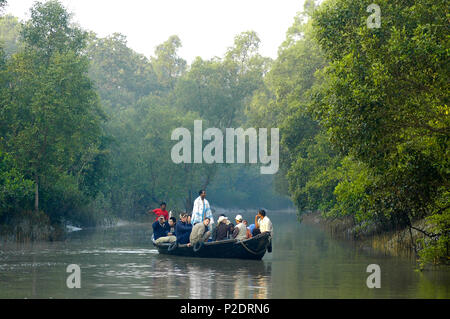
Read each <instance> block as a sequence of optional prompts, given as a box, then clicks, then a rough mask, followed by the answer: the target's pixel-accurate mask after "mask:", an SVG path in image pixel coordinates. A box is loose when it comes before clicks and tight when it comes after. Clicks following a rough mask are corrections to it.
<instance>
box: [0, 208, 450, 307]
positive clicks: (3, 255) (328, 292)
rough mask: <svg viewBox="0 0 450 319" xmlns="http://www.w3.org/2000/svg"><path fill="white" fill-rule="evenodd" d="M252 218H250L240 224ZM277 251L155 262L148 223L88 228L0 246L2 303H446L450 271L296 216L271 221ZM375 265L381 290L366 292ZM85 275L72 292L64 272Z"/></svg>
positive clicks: (449, 293)
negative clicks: (337, 235)
mask: <svg viewBox="0 0 450 319" xmlns="http://www.w3.org/2000/svg"><path fill="white" fill-rule="evenodd" d="M244 218H247V219H251V216H244ZM270 218H271V220H272V222H273V223H274V225H275V229H276V236H275V237H274V240H273V253H272V254H266V256H264V258H263V260H262V261H254V260H233V259H199V258H184V257H177V256H167V255H159V254H158V252H157V250H155V249H154V247H152V246H151V244H150V236H151V229H150V225H142V224H141V225H129V226H126V227H115V228H105V229H90V230H89V229H87V230H83V231H79V232H76V233H73V234H71V236H70V237H69V238H68V240H67V241H65V242H53V243H34V244H26V245H22V244H21V245H18V244H8V245H6V244H3V243H0V298H123V297H129V298H219V299H220V298H236V299H241V298H249V299H260V298H448V297H449V296H450V291H449V289H450V272H449V271H448V268H446V269H443V270H438V271H431V272H425V273H418V272H415V271H414V267H415V264H414V261H413V260H409V259H405V258H399V257H389V256H384V255H382V254H379V253H377V252H374V251H371V250H359V249H357V248H355V247H354V246H353V245H352V244H350V243H348V242H340V241H336V240H333V239H332V238H330V236H329V235H327V234H326V233H323V232H322V231H321V230H319V229H317V228H314V227H311V226H307V225H299V224H298V223H297V222H296V218H295V216H294V215H282V214H279V215H276V214H273V215H271V216H270ZM372 263H375V264H379V265H380V266H381V271H382V288H381V289H368V288H367V286H366V284H365V281H366V278H367V273H366V267H367V265H369V264H372ZM69 264H78V265H79V266H80V267H81V276H82V283H81V286H82V288H81V289H68V288H67V286H66V279H67V275H68V274H67V273H66V267H67V265H69Z"/></svg>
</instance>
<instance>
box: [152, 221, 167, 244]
mask: <svg viewBox="0 0 450 319" xmlns="http://www.w3.org/2000/svg"><path fill="white" fill-rule="evenodd" d="M152 228H153V239H154V240H155V242H160V240H159V241H158V239H160V238H163V237H167V234H168V233H169V230H170V226H169V223H168V222H166V219H165V218H164V216H162V215H161V216H159V217H158V220H157V221H156V222H154V223H153V225H152Z"/></svg>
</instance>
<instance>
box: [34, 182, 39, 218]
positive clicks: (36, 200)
mask: <svg viewBox="0 0 450 319" xmlns="http://www.w3.org/2000/svg"><path fill="white" fill-rule="evenodd" d="M34 183H35V185H34V210H35V212H36V213H38V212H39V176H37V175H36V177H35V179H34Z"/></svg>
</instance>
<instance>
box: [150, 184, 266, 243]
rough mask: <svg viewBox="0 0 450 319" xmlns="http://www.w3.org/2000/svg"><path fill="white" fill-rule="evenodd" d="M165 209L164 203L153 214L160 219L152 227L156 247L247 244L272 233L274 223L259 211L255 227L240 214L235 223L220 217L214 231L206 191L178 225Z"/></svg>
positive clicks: (183, 215)
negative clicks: (260, 236)
mask: <svg viewBox="0 0 450 319" xmlns="http://www.w3.org/2000/svg"><path fill="white" fill-rule="evenodd" d="M166 206H167V205H166V203H165V202H162V203H161V205H160V208H157V209H154V210H152V211H151V212H153V213H155V214H156V215H157V220H156V221H155V222H154V223H153V225H152V228H153V240H154V241H155V243H156V244H161V243H173V242H177V244H179V245H188V246H194V245H195V244H196V243H197V242H200V241H203V242H206V241H220V240H227V239H237V240H245V239H248V238H252V237H253V236H256V235H258V234H260V233H264V232H270V233H271V234H272V232H273V227H272V222H271V221H270V219H269V217H267V216H266V212H265V210H264V209H260V210H259V211H258V213H257V215H256V216H255V223H254V224H251V225H249V224H248V222H247V221H246V220H244V219H243V217H242V216H241V215H239V214H238V215H236V217H235V218H234V221H235V223H233V222H231V221H230V220H229V219H228V217H227V216H225V215H224V214H221V215H220V216H219V218H218V220H217V225H216V226H215V227H213V224H214V217H213V215H212V211H211V207H210V205H209V202H208V200H207V199H206V191H205V190H200V191H199V196H198V197H197V199H196V200H195V201H194V205H193V210H192V214H187V213H181V214H180V217H179V220H178V221H177V220H176V218H175V217H173V216H171V217H169V213H168V212H167V210H166Z"/></svg>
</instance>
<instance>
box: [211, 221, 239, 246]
mask: <svg viewBox="0 0 450 319" xmlns="http://www.w3.org/2000/svg"><path fill="white" fill-rule="evenodd" d="M233 228H234V227H233V224H231V223H230V222H228V218H227V217H225V216H220V217H219V220H218V221H217V226H216V228H214V231H213V241H217V240H225V239H228V238H229V237H230V236H231V234H232V233H233Z"/></svg>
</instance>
